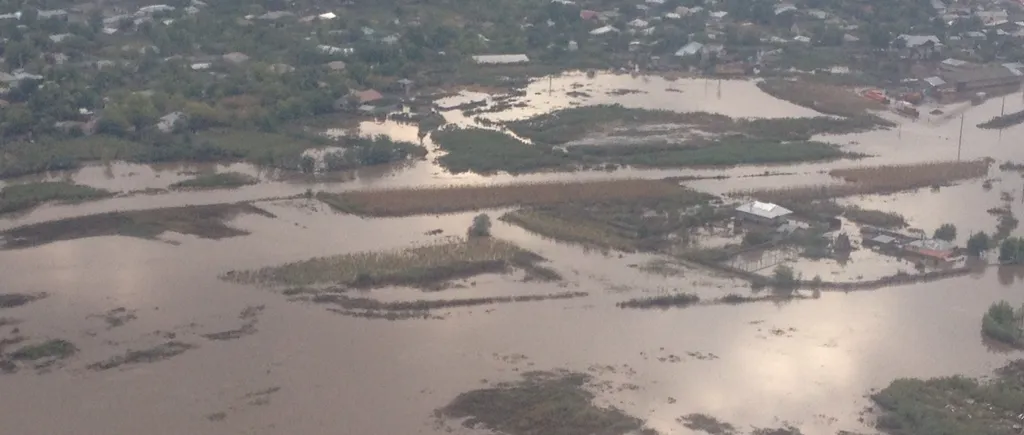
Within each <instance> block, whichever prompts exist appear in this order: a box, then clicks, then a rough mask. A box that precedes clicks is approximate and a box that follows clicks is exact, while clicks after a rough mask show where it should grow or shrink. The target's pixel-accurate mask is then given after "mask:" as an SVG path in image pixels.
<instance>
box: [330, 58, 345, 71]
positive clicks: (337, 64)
mask: <svg viewBox="0 0 1024 435" xmlns="http://www.w3.org/2000/svg"><path fill="white" fill-rule="evenodd" d="M327 68H330V69H331V71H344V70H345V62H342V61H340V60H336V61H334V62H327Z"/></svg>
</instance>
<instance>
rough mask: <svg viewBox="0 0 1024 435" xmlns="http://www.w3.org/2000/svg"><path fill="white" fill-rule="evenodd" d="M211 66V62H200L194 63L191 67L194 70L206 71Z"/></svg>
mask: <svg viewBox="0 0 1024 435" xmlns="http://www.w3.org/2000/svg"><path fill="white" fill-rule="evenodd" d="M210 66H211V65H210V63H209V62H199V63H194V64H192V66H191V68H192V71H204V70H208V69H210Z"/></svg>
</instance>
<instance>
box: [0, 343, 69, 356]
mask: <svg viewBox="0 0 1024 435" xmlns="http://www.w3.org/2000/svg"><path fill="white" fill-rule="evenodd" d="M77 352H78V348H77V347H75V345H73V344H71V342H68V341H65V340H47V341H45V342H42V343H39V344H32V345H28V346H24V347H21V348H19V349H17V350H15V351H14V352H11V353H10V354H9V355H7V356H8V357H9V358H10V359H12V360H14V361H36V360H41V359H48V358H52V359H65V358H69V357H71V356H72V355H74V354H75V353H77Z"/></svg>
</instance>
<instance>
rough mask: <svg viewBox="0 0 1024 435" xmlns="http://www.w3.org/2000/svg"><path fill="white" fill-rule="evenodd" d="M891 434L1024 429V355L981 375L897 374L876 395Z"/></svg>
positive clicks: (1002, 433) (996, 433) (1005, 433)
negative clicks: (986, 377) (1022, 423)
mask: <svg viewBox="0 0 1024 435" xmlns="http://www.w3.org/2000/svg"><path fill="white" fill-rule="evenodd" d="M871 398H872V399H873V400H874V401H875V402H876V403H877V404H878V405H879V408H881V411H882V414H881V415H880V416H879V418H878V422H877V426H878V428H879V429H880V430H883V431H885V432H886V433H888V434H890V435H963V434H988V435H1010V434H1017V433H1019V429H1017V427H1019V425H1020V420H1018V418H1017V416H1018V415H1019V414H1020V410H1021V406H1022V404H1024V360H1015V361H1012V362H1010V363H1009V364H1007V365H1006V366H1004V367H1002V368H1000V369H998V370H996V376H995V377H994V378H993V379H991V380H988V381H979V380H977V379H971V378H967V377H963V376H950V377H942V378H934V379H928V380H921V379H897V380H895V381H893V382H892V383H890V384H889V386H888V387H886V388H885V389H883V390H882V391H879V392H878V393H876V394H874V395H872V396H871Z"/></svg>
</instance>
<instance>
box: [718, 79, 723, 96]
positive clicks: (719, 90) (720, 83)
mask: <svg viewBox="0 0 1024 435" xmlns="http://www.w3.org/2000/svg"><path fill="white" fill-rule="evenodd" d="M718 99H719V100H721V99H722V79H718Z"/></svg>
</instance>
